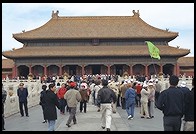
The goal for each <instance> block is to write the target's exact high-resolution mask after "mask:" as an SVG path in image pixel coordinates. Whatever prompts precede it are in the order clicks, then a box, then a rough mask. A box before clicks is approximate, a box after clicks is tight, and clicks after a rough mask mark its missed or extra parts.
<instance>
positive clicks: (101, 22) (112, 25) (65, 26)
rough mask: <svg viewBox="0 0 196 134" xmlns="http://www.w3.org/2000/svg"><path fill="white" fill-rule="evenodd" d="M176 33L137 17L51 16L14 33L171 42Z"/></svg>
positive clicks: (20, 37) (36, 36) (27, 36)
mask: <svg viewBox="0 0 196 134" xmlns="http://www.w3.org/2000/svg"><path fill="white" fill-rule="evenodd" d="M21 25H22V24H21ZM177 36H178V33H177V32H171V31H168V30H163V29H159V28H155V27H153V26H151V25H149V24H147V23H146V22H145V21H143V20H142V19H141V18H140V17H138V16H84V17H58V18H56V19H55V18H51V19H50V20H49V21H48V22H47V23H45V24H44V25H42V26H40V27H39V28H36V29H33V30H30V31H25V32H23V33H16V34H13V37H14V38H15V39H16V40H18V41H22V40H31V39H89V38H90V39H93V38H99V39H105V38H145V39H146V38H147V39H149V38H164V39H167V41H171V40H173V39H175V38H176V37H177Z"/></svg>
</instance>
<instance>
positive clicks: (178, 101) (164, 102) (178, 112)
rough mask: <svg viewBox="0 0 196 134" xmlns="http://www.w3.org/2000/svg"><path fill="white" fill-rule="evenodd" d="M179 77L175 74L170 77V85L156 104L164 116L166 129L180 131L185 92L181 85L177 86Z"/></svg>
mask: <svg viewBox="0 0 196 134" xmlns="http://www.w3.org/2000/svg"><path fill="white" fill-rule="evenodd" d="M178 82H179V78H178V77H177V76H175V75H173V76H171V77H170V78H169V83H170V87H169V88H168V89H166V90H164V91H162V92H161V93H160V95H159V98H158V101H157V102H156V106H157V108H158V109H160V110H161V111H162V112H163V114H164V116H163V126H164V131H180V128H181V123H182V121H181V119H182V116H183V114H184V109H185V107H184V106H185V103H184V102H185V101H184V94H183V91H182V90H181V89H180V87H177V85H178Z"/></svg>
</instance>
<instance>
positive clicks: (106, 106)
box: [98, 79, 117, 131]
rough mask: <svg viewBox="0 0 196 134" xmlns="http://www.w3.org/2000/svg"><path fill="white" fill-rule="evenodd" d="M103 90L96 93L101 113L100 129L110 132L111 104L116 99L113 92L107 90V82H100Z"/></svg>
mask: <svg viewBox="0 0 196 134" xmlns="http://www.w3.org/2000/svg"><path fill="white" fill-rule="evenodd" d="M102 85H103V88H101V89H100V90H99V91H98V101H99V102H100V104H101V111H102V117H101V120H102V128H103V129H105V127H106V129H107V131H110V127H111V120H112V103H115V102H116V100H117V98H116V95H115V93H114V91H113V90H112V89H110V88H108V87H107V86H108V81H107V80H105V79H103V80H102Z"/></svg>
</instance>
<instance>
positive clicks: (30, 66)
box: [29, 65, 32, 73]
mask: <svg viewBox="0 0 196 134" xmlns="http://www.w3.org/2000/svg"><path fill="white" fill-rule="evenodd" d="M29 73H32V65H29Z"/></svg>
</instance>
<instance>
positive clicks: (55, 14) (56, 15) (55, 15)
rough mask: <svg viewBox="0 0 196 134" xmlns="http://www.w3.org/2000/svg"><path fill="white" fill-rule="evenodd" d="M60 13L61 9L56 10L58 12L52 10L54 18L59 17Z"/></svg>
mask: <svg viewBox="0 0 196 134" xmlns="http://www.w3.org/2000/svg"><path fill="white" fill-rule="evenodd" d="M58 15H59V10H57V11H56V13H54V10H53V11H52V18H54V19H58V17H59V16H58Z"/></svg>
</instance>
